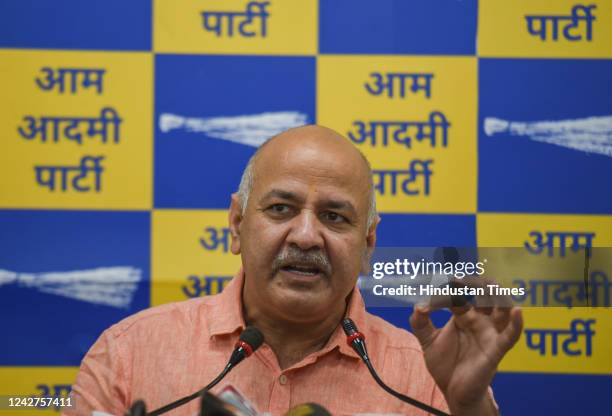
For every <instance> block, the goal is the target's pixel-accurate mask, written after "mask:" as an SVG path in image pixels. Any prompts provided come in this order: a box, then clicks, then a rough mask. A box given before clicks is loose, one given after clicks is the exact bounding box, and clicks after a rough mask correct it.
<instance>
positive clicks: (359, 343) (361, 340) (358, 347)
mask: <svg viewBox="0 0 612 416" xmlns="http://www.w3.org/2000/svg"><path fill="white" fill-rule="evenodd" d="M342 329H344V333H345V334H346V342H347V344H348V345H350V346H351V347H352V348H353V349H354V350H355V352H356V353H357V355H359V356H360V357H361V359H362V360H363V362H364V363H365V364H366V366H367V367H368V370H370V374H372V377H373V378H374V380H376V382H377V383H378V385H379V386H380V387H382V389H383V390H384V391H386V392H387V393H389V394H391V395H392V396H394V397H397V398H398V399H400V400H401V401H403V402H405V403H408V404H411V405H413V406H414V407H418V408H419V409H421V410H424V411H426V412H429V413H432V414H434V415H436V416H450V415H449V414H448V413H444V412H443V411H441V410H438V409H436V408H435V407H431V406H429V405H427V404H425V403H422V402H420V401H418V400H415V399H413V398H412V397H408V396H406V395H404V394H402V393H399V392H397V391H395V390H393V389H392V388H391V387H389V386H387V385H386V384H385V383H384V381H382V380H381V379H380V377H378V374H377V373H376V370H374V366H372V362H371V361H370V357H369V356H368V350H367V349H366V345H365V336H364V335H363V334H362V333H361V332H359V331H358V330H357V326H356V325H355V322H353V320H352V319H351V318H345V319H343V320H342Z"/></svg>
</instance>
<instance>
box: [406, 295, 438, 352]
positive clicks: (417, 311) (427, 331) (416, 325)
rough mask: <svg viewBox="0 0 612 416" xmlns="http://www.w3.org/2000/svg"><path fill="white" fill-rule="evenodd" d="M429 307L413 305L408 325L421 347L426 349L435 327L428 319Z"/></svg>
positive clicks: (435, 330)
mask: <svg viewBox="0 0 612 416" xmlns="http://www.w3.org/2000/svg"><path fill="white" fill-rule="evenodd" d="M429 312H430V311H429V308H428V307H426V306H418V305H415V307H414V311H413V312H412V315H411V316H410V326H412V331H413V332H414V335H415V336H416V337H417V339H418V340H419V342H420V343H421V346H422V347H423V349H426V348H427V347H429V345H431V343H432V342H433V340H434V338H435V335H436V332H437V329H436V327H435V326H434V324H433V323H432V322H431V319H429Z"/></svg>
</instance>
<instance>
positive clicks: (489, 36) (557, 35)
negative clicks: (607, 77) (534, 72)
mask: <svg viewBox="0 0 612 416" xmlns="http://www.w3.org/2000/svg"><path fill="white" fill-rule="evenodd" d="M478 4H479V13H478V55H479V56H483V57H518V58H522V57H525V58H527V57H548V58H552V57H559V58H610V57H612V3H610V2H609V1H589V2H586V3H583V4H578V3H576V2H575V1H574V0H555V1H550V0H512V1H501V0H480V1H479V3H478ZM575 7H577V8H575Z"/></svg>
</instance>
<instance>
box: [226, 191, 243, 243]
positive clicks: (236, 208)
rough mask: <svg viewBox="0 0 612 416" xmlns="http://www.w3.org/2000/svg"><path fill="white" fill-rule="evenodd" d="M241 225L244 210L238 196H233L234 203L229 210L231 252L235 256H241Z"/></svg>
mask: <svg viewBox="0 0 612 416" xmlns="http://www.w3.org/2000/svg"><path fill="white" fill-rule="evenodd" d="M240 224H242V208H241V207H240V200H239V198H238V194H236V193H233V194H232V203H231V205H230V209H229V229H230V234H231V235H232V245H231V250H232V253H233V254H240Z"/></svg>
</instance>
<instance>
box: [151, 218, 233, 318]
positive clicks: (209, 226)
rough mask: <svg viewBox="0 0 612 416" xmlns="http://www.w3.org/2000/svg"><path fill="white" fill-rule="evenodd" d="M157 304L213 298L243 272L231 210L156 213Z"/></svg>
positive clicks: (153, 284) (154, 276)
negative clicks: (230, 224) (235, 249)
mask: <svg viewBox="0 0 612 416" xmlns="http://www.w3.org/2000/svg"><path fill="white" fill-rule="evenodd" d="M151 234H152V254H151V256H152V272H151V276H152V278H151V280H152V281H151V305H153V306H155V305H160V304H162V303H168V302H175V301H180V300H186V299H189V298H192V297H198V296H203V295H213V294H216V293H218V292H220V291H221V290H222V288H223V287H224V286H225V285H226V284H227V283H228V282H229V280H230V279H231V277H233V276H234V275H235V274H236V272H237V271H238V269H239V268H240V265H241V262H240V257H239V256H234V255H233V254H232V253H231V251H230V243H231V236H230V233H229V228H228V213H227V211H187V210H185V211H182V210H155V211H153V220H152V232H151Z"/></svg>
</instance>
